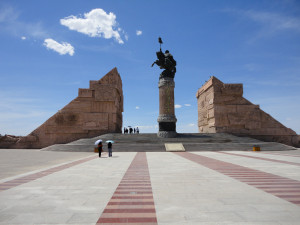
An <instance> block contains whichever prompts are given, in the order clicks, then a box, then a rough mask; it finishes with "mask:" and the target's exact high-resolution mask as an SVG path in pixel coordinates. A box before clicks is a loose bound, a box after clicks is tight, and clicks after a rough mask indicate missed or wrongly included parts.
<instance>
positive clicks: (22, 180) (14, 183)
mask: <svg viewBox="0 0 300 225" xmlns="http://www.w3.org/2000/svg"><path fill="white" fill-rule="evenodd" d="M95 158H98V156H91V157H88V158H85V159H80V160H77V161H74V162H70V163H68V164H65V165H62V166H57V167H54V168H50V169H47V170H44V171H41V172H37V173H34V174H30V175H27V176H24V177H19V178H16V179H14V180H10V181H6V182H3V183H0V191H5V190H8V189H10V188H14V187H16V186H19V185H21V184H26V183H28V182H31V181H34V180H37V179H39V178H41V177H45V176H47V175H50V174H52V173H55V172H58V171H62V170H64V169H67V168H70V167H73V166H76V165H78V164H81V163H84V162H87V161H90V160H92V159H95Z"/></svg>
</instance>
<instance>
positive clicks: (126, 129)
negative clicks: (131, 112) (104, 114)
mask: <svg viewBox="0 0 300 225" xmlns="http://www.w3.org/2000/svg"><path fill="white" fill-rule="evenodd" d="M128 133H129V134H132V133H134V134H135V133H137V134H139V133H140V130H139V128H138V127H136V128H132V127H128V128H127V127H124V134H128Z"/></svg>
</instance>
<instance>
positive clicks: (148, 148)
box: [42, 133, 296, 152]
mask: <svg viewBox="0 0 300 225" xmlns="http://www.w3.org/2000/svg"><path fill="white" fill-rule="evenodd" d="M98 139H102V140H103V142H105V141H106V140H113V141H115V143H114V144H113V151H114V152H165V151H166V147H165V143H174V144H175V143H181V144H182V145H183V147H184V149H185V151H252V149H253V146H254V145H256V146H257V145H258V146H260V149H261V151H285V150H296V148H294V147H291V146H288V145H284V144H280V143H276V142H263V141H259V140H256V139H253V138H248V137H237V136H234V135H231V134H226V133H214V134H209V133H206V134H201V133H177V136H176V137H175V138H160V137H157V134H156V133H152V134H120V133H112V134H104V135H101V136H98V137H94V138H86V139H80V140H77V141H74V142H70V143H68V144H56V145H52V146H49V147H46V148H43V149H42V150H43V151H44V150H45V151H69V152H93V151H94V147H95V145H94V143H95V141H97V140H98ZM104 151H107V145H106V144H104Z"/></svg>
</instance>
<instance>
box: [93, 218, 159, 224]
mask: <svg viewBox="0 0 300 225" xmlns="http://www.w3.org/2000/svg"><path fill="white" fill-rule="evenodd" d="M105 223H139V224H147V223H154V224H157V219H156V217H150V218H149V217H144V218H122V217H120V218H100V219H99V220H98V222H97V224H105Z"/></svg>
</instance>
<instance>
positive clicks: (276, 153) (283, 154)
mask: <svg viewBox="0 0 300 225" xmlns="http://www.w3.org/2000/svg"><path fill="white" fill-rule="evenodd" d="M256 153H258V154H267V155H282V156H290V157H300V155H291V154H286V153H279V152H272V153H271V152H256Z"/></svg>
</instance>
